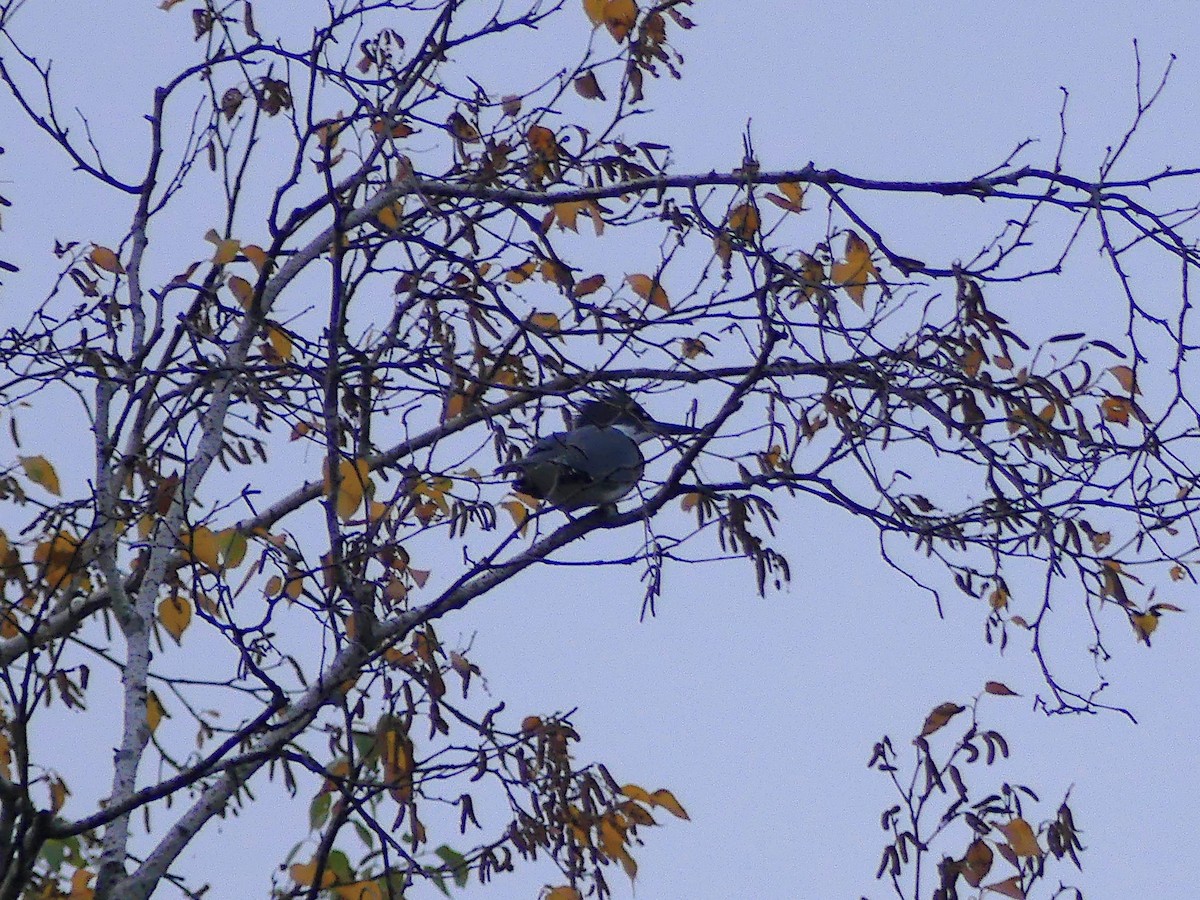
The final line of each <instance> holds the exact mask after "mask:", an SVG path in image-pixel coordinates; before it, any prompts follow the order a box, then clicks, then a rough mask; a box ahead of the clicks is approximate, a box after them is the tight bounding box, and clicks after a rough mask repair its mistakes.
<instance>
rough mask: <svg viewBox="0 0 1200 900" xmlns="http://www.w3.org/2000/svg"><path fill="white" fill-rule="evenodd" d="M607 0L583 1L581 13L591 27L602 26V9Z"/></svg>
mask: <svg viewBox="0 0 1200 900" xmlns="http://www.w3.org/2000/svg"><path fill="white" fill-rule="evenodd" d="M607 5H608V0H583V11H584V13H585V14H586V15H587V17H588V21H590V22H591V23H592V25H603V24H604V7H605V6H607Z"/></svg>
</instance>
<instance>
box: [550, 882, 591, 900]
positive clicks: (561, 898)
mask: <svg viewBox="0 0 1200 900" xmlns="http://www.w3.org/2000/svg"><path fill="white" fill-rule="evenodd" d="M542 900H583V894H581V893H579V891H577V890H575V888H573V887H571V886H570V885H568V884H564V885H562V886H560V887H556V888H551V889H550V890H549V891H547V892H546V895H545V896H544V897H542Z"/></svg>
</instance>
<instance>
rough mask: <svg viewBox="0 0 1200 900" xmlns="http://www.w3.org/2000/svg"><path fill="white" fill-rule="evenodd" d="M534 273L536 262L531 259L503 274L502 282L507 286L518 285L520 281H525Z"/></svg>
mask: <svg viewBox="0 0 1200 900" xmlns="http://www.w3.org/2000/svg"><path fill="white" fill-rule="evenodd" d="M535 271H537V262H535V261H534V260H532V259H531V260H529V261H528V262H525V263H522V264H521V265H519V266H514V267H513V268H511V269H509V270H508V271H506V272H505V273H504V280H505V281H507V282H508V283H509V284H520V283H521V282H522V281H525V280H527V279H528V278H529V276H530V275H532V274H533V273H534V272H535Z"/></svg>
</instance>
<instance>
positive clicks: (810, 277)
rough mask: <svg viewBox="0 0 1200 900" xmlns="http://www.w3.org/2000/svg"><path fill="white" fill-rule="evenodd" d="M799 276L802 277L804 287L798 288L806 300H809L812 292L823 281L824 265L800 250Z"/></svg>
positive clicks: (817, 289)
mask: <svg viewBox="0 0 1200 900" xmlns="http://www.w3.org/2000/svg"><path fill="white" fill-rule="evenodd" d="M800 277H801V278H803V279H804V287H802V288H801V289H800V293H802V294H803V295H804V297H805V299H806V300H811V299H812V298H813V294H815V293H817V291H819V290H820V289H821V285H822V284H824V283H825V267H824V266H823V265H821V261H820V260H818V259H817V258H816V257H815V256H810V255H809V254H807V253H805V252H804V251H801V252H800Z"/></svg>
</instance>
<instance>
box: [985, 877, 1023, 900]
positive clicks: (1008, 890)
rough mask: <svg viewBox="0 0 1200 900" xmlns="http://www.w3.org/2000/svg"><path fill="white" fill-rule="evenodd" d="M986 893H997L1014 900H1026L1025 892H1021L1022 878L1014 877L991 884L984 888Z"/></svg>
mask: <svg viewBox="0 0 1200 900" xmlns="http://www.w3.org/2000/svg"><path fill="white" fill-rule="evenodd" d="M984 890H985V891H995V892H996V893H997V894H1003V895H1004V896H1005V897H1012V898H1013V900H1025V892H1024V891H1023V890H1021V876H1019V875H1014V876H1013V877H1012V878H1005V879H1004V880H1003V881H997V882H996V883H995V884H989V885H986V886H985V887H984Z"/></svg>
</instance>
